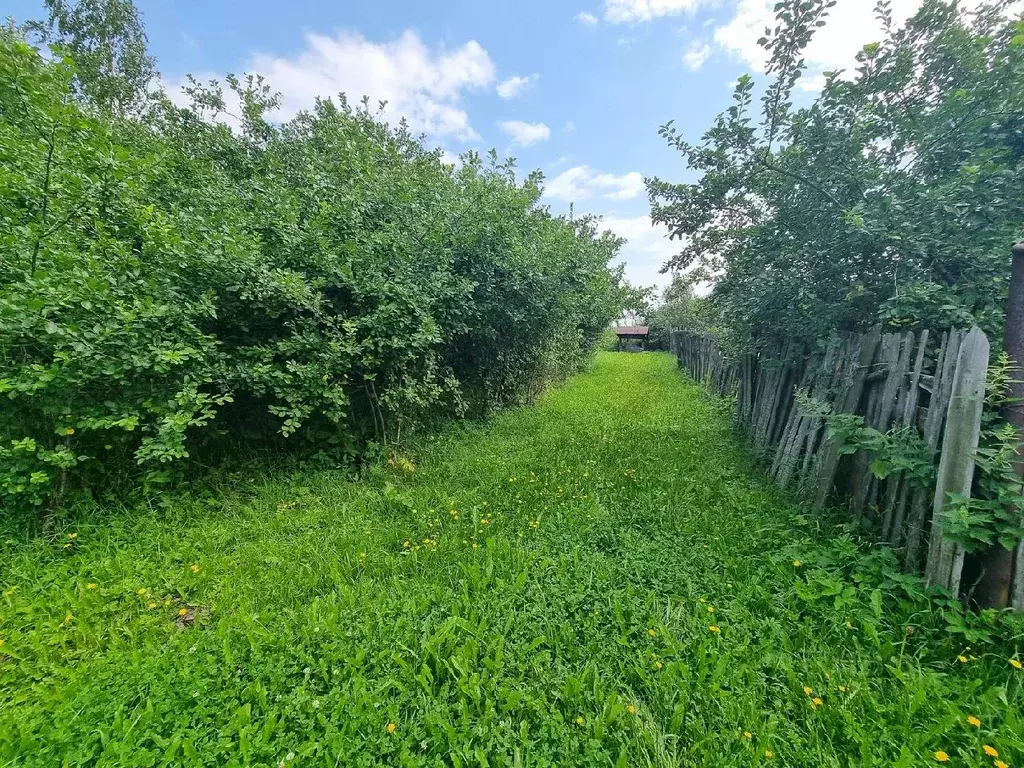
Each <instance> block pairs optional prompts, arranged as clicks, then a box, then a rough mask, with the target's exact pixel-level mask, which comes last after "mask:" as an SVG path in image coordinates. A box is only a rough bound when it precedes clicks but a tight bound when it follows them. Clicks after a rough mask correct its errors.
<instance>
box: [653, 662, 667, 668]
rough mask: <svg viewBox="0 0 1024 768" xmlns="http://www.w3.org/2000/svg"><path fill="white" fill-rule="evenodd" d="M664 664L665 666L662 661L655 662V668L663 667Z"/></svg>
mask: <svg viewBox="0 0 1024 768" xmlns="http://www.w3.org/2000/svg"><path fill="white" fill-rule="evenodd" d="M663 666H665V665H664V664H662V663H661V662H660V661H656V662H654V668H655V669H661V668H662V667H663Z"/></svg>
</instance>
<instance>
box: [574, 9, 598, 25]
mask: <svg viewBox="0 0 1024 768" xmlns="http://www.w3.org/2000/svg"><path fill="white" fill-rule="evenodd" d="M576 19H577V20H578V21H580V22H582V23H584V24H586V25H587V26H588V27H592V26H594V25H595V24H597V16H595V15H594V14H592V13H587V12H586V11H580V12H579V13H577V14H576Z"/></svg>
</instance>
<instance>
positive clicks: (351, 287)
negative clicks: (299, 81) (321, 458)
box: [0, 2, 621, 507]
mask: <svg viewBox="0 0 1024 768" xmlns="http://www.w3.org/2000/svg"><path fill="white" fill-rule="evenodd" d="M107 4H108V5H109V4H110V3H107ZM123 4H124V3H118V2H114V5H123ZM58 5H59V4H58ZM128 5H130V3H129V4H128ZM62 18H64V17H62ZM133 18H134V17H133ZM66 20H67V19H65V21H66ZM129 20H130V19H129ZM72 21H74V19H72ZM68 23H72V22H71V21H69V22H68ZM86 31H88V30H86ZM76 34H78V37H79V38H81V37H83V32H82V30H81V29H78V30H77V33H76ZM75 39H77V38H75ZM133 39H134V40H135V44H136V46H137V43H138V39H140V38H139V34H138V33H137V32H136V35H135V38H133ZM141 39H142V40H144V36H142V37H141ZM71 42H72V43H73V42H74V40H71ZM72 48H73V46H72ZM54 50H55V51H56V55H55V56H53V57H44V56H42V55H41V54H40V53H39V51H38V50H37V49H36V48H34V47H33V46H32V45H30V44H29V43H27V42H26V41H25V40H24V39H23V38H22V36H21V35H20V34H19V33H18V32H16V31H11V30H8V31H6V32H4V33H3V34H0V221H2V222H3V229H2V231H0V395H2V396H3V398H4V403H5V404H4V407H3V408H2V410H0V504H3V505H5V506H11V507H15V506H17V507H22V506H30V505H35V506H47V505H55V504H58V503H59V502H60V500H61V498H62V497H63V496H64V495H65V494H66V493H67V490H68V489H69V488H71V487H73V486H74V484H75V483H77V482H81V480H82V479H83V478H90V479H91V480H92V481H95V480H96V479H97V478H99V477H100V476H102V475H108V474H111V473H117V474H125V473H126V472H127V469H126V468H129V467H133V466H136V467H141V468H142V470H144V471H145V472H146V473H148V478H149V480H151V481H159V480H163V479H166V478H167V477H168V474H167V470H168V468H169V467H173V466H175V463H176V462H180V460H182V459H185V458H186V457H188V456H189V455H190V453H193V452H194V451H195V449H196V447H197V446H200V445H203V444H206V443H208V442H209V440H210V438H212V437H214V436H216V435H218V434H219V433H223V432H225V431H227V432H230V433H231V435H232V436H233V437H234V439H235V440H236V441H245V442H251V441H254V440H255V441H265V440H268V439H270V440H277V439H280V438H281V437H289V436H295V438H297V439H300V440H309V441H312V442H314V443H315V444H316V445H318V446H329V447H332V448H333V449H335V450H337V451H341V452H344V453H346V454H347V455H349V456H352V455H356V454H358V453H359V452H360V451H361V450H363V449H364V447H365V446H366V445H367V444H369V443H370V442H371V441H373V442H376V443H378V444H389V443H391V442H394V441H397V440H399V439H400V438H401V436H402V434H403V433H407V432H408V430H409V429H411V428H414V427H416V426H417V425H421V424H423V423H424V422H426V421H429V420H432V419H436V418H440V417H451V416H458V415H465V414H467V413H472V414H480V413H485V412H486V411H488V410H489V409H492V408H494V407H498V406H503V405H507V404H514V403H517V402H520V401H522V400H523V399H525V398H528V397H530V396H531V395H533V394H536V393H537V392H538V391H539V390H540V388H542V387H543V386H544V385H545V383H546V382H548V381H551V380H553V379H557V378H558V377H561V376H564V375H566V374H567V373H569V372H571V371H572V370H574V369H576V368H578V367H579V366H580V364H581V363H582V362H583V361H584V360H585V359H586V358H587V356H588V354H589V353H590V352H591V351H592V350H593V348H594V347H595V346H596V344H597V342H598V339H599V337H600V333H601V331H602V330H603V329H604V328H605V327H606V326H607V325H608V323H609V321H610V320H611V319H612V318H613V317H615V316H616V314H617V312H618V304H619V300H620V293H621V288H620V277H621V273H620V272H617V271H615V270H614V269H610V268H609V262H610V260H611V259H613V258H614V257H615V255H616V253H617V250H618V248H619V246H620V244H621V241H619V240H618V239H616V238H614V237H613V236H611V235H609V234H604V235H602V234H599V233H598V231H597V229H596V227H595V223H594V222H593V221H591V220H588V219H575V220H570V219H567V218H559V217H554V216H552V215H551V214H550V213H549V212H548V211H547V210H546V209H545V208H543V207H541V206H539V204H538V199H539V196H540V192H541V187H540V183H541V178H540V176H539V175H538V174H534V175H530V176H529V177H527V178H526V179H525V180H524V181H521V182H520V181H517V179H516V174H515V169H514V166H513V165H512V163H511V162H510V161H509V162H499V160H498V158H497V156H496V155H495V154H494V153H492V154H491V155H490V157H488V158H483V157H480V156H479V155H476V154H473V153H470V154H467V155H466V156H464V157H463V161H462V162H461V163H460V164H459V166H458V167H456V166H453V165H447V164H445V163H444V162H442V160H441V154H440V152H439V151H431V150H430V149H428V148H427V147H426V146H425V145H424V142H423V141H422V140H421V139H420V138H418V137H416V136H413V135H412V134H411V133H410V132H409V130H408V128H407V127H406V126H405V125H404V124H400V125H398V126H390V125H388V124H386V123H385V122H383V121H382V119H381V118H380V115H379V113H374V112H372V111H371V110H370V109H369V108H368V106H367V104H366V102H365V101H364V103H363V104H362V105H361V106H358V107H352V106H350V105H349V104H348V103H347V102H346V100H345V99H344V97H343V96H342V97H340V98H339V99H338V100H336V101H328V100H325V101H320V102H318V103H317V104H316V106H315V108H314V109H312V110H311V111H310V112H308V113H302V114H300V115H298V116H297V117H295V118H294V119H293V120H291V121H289V122H286V123H283V124H275V123H273V122H271V121H270V120H269V119H268V117H267V115H268V111H269V110H270V109H271V108H272V107H273V106H274V104H275V96H274V94H273V93H271V91H270V90H269V88H268V87H267V86H266V85H265V84H264V83H262V82H261V81H260V80H258V79H255V78H251V77H250V78H245V79H238V78H234V77H229V78H228V85H229V86H230V87H231V89H232V90H233V91H234V92H235V94H236V95H237V97H238V98H237V100H238V103H239V105H240V109H239V114H237V115H233V116H232V115H227V114H226V110H225V101H226V99H225V97H224V93H223V91H222V90H221V87H220V86H219V85H217V84H209V85H201V84H199V83H193V85H192V87H191V89H190V93H191V96H192V100H193V106H192V107H191V108H189V109H182V108H179V107H176V106H174V105H173V104H172V103H171V102H170V101H169V100H167V99H166V98H165V97H163V95H162V94H158V93H157V94H154V93H152V92H147V93H146V94H144V97H142V98H140V97H139V95H138V94H137V93H136V94H134V95H132V94H127V95H126V94H125V93H123V92H122V91H123V89H122V90H118V89H116V88H113V89H111V88H106V89H105V90H104V89H103V88H98V89H93V92H94V93H95V92H98V93H106V92H107V91H111V92H112V93H114V94H115V95H116V99H114V97H113V96H112V99H113V101H114V102H116V103H109V104H108V103H104V102H102V101H98V100H90V98H89V93H90V89H89V88H88V87H83V84H82V82H81V80H82V76H83V73H82V72H76V68H75V64H74V62H73V61H72V59H71V58H70V56H69V55H68V53H69V49H68V48H60V47H55V49H54ZM72 52H73V51H72ZM108 76H109V73H104V77H108ZM108 79H110V78H109V77H108ZM114 79H115V80H116V79H117V78H114ZM104 82H105V81H104ZM147 87H150V86H148V85H147ZM229 95H230V94H229ZM125 105H134V106H130V108H129V107H126V106H125ZM229 124H230V126H231V127H229ZM128 474H131V472H128Z"/></svg>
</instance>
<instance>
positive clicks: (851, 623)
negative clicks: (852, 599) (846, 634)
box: [846, 621, 853, 629]
mask: <svg viewBox="0 0 1024 768" xmlns="http://www.w3.org/2000/svg"><path fill="white" fill-rule="evenodd" d="M846 628H847V629H853V622H852V621H848V622H846Z"/></svg>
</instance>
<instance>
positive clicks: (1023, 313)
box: [1003, 243, 1024, 611]
mask: <svg viewBox="0 0 1024 768" xmlns="http://www.w3.org/2000/svg"><path fill="white" fill-rule="evenodd" d="M1003 348H1004V349H1005V350H1006V353H1007V354H1008V355H1009V357H1010V364H1011V365H1014V366H1016V370H1015V371H1014V373H1013V375H1012V376H1011V379H1012V381H1011V383H1010V398H1011V399H1010V402H1009V404H1008V405H1007V406H1006V407H1005V408H1004V409H1003V418H1004V419H1006V420H1007V421H1008V422H1009V423H1010V424H1013V425H1014V426H1015V427H1017V429H1018V431H1019V436H1021V437H1024V243H1017V244H1016V245H1014V246H1013V270H1012V273H1011V278H1010V294H1009V296H1008V297H1007V299H1006V330H1005V331H1004V336H1003ZM1017 458H1018V459H1019V461H1018V462H1017V464H1016V465H1015V466H1014V469H1015V470H1016V472H1017V476H1018V477H1024V440H1022V441H1021V442H1020V443H1018V445H1017ZM1004 551H1005V550H1004ZM1010 554H1011V557H1012V553H1010ZM1007 559H1010V558H1007ZM1010 572H1011V574H1012V576H1011V578H1012V583H1011V584H1009V585H1007V586H1009V587H1010V589H1009V592H1010V594H1009V595H1007V598H1008V601H1009V603H1010V605H1011V606H1012V607H1013V608H1014V610H1017V611H1024V540H1021V541H1020V543H1018V544H1017V550H1016V564H1014V565H1013V566H1012V568H1011V571H1010ZM1003 605H1004V606H1005V605H1006V602H1003Z"/></svg>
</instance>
